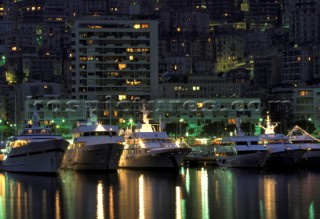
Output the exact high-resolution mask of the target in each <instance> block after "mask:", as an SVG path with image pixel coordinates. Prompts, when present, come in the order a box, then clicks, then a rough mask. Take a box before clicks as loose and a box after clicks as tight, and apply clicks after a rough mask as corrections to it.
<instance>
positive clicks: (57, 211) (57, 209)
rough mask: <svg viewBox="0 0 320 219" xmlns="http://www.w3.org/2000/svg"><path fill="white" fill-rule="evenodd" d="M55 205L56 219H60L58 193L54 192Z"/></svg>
mask: <svg viewBox="0 0 320 219" xmlns="http://www.w3.org/2000/svg"><path fill="white" fill-rule="evenodd" d="M55 205H56V219H59V218H61V209H60V199H59V191H57V192H56V200H55Z"/></svg>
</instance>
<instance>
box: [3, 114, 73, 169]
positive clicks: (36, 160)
mask: <svg viewBox="0 0 320 219" xmlns="http://www.w3.org/2000/svg"><path fill="white" fill-rule="evenodd" d="M68 145H69V142H68V141H66V140H64V139H63V138H62V136H61V135H53V134H52V133H51V129H50V128H48V127H41V126H40V121H39V115H38V113H37V112H36V111H35V112H34V114H33V116H32V124H28V125H27V127H25V128H24V129H23V130H22V133H21V134H19V135H16V136H14V137H12V138H10V139H9V140H8V142H7V145H6V147H5V148H4V149H2V150H1V151H2V154H1V162H0V170H2V171H11V172H24V173H39V174H40V173H41V174H57V173H58V171H59V168H60V165H61V161H62V158H63V155H64V152H65V150H66V148H67V146H68Z"/></svg>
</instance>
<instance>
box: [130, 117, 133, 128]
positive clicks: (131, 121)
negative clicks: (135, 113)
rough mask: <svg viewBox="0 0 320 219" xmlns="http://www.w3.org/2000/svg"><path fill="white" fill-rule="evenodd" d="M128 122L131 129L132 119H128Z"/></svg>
mask: <svg viewBox="0 0 320 219" xmlns="http://www.w3.org/2000/svg"><path fill="white" fill-rule="evenodd" d="M129 123H130V129H131V130H132V123H133V120H132V119H129Z"/></svg>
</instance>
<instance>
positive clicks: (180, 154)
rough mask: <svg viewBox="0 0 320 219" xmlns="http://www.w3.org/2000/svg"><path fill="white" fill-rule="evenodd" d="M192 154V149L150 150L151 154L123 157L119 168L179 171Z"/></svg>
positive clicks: (125, 155)
mask: <svg viewBox="0 0 320 219" xmlns="http://www.w3.org/2000/svg"><path fill="white" fill-rule="evenodd" d="M190 152H191V149H190V148H171V149H159V150H149V152H142V153H134V154H127V153H126V152H125V153H124V154H123V155H122V156H121V159H120V162H119V167H121V168H133V169H177V168H180V167H181V165H182V162H183V160H184V158H185V157H186V156H187V155H188V154H189V153H190Z"/></svg>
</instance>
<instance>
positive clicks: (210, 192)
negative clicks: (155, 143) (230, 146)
mask: <svg viewBox="0 0 320 219" xmlns="http://www.w3.org/2000/svg"><path fill="white" fill-rule="evenodd" d="M319 184H320V171H307V170H295V171H286V172H276V173H272V172H265V171H257V170H243V169H223V168H221V169H219V168H213V167H199V168H188V167H186V168H182V169H181V170H180V171H179V172H152V171H135V170H118V171H117V172H114V173H84V172H74V171H67V172H62V173H60V175H59V176H35V175H24V174H16V173H4V172H3V173H1V172H0V186H1V187H0V218H9V219H11V218H12V219H25V218H49V219H50V218H55V219H58V218H71V219H73V218H74V219H80V218H97V219H104V218H110V219H114V218H124V219H130V218H139V219H143V218H176V219H184V218H197V219H198V218H202V219H207V218H224V219H233V218H261V219H262V218H263V219H271V218H308V219H314V218H320V189H318V187H319Z"/></svg>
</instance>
